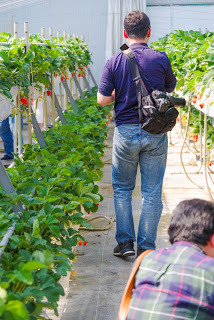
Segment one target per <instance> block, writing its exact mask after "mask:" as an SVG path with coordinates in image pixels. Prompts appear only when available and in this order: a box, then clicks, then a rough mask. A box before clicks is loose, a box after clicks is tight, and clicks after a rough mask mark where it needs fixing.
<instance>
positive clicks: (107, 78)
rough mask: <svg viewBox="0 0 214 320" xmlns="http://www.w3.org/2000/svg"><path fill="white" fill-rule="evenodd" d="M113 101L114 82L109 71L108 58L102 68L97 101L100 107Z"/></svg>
mask: <svg viewBox="0 0 214 320" xmlns="http://www.w3.org/2000/svg"><path fill="white" fill-rule="evenodd" d="M114 101H115V91H114V82H113V77H112V73H111V65H110V60H108V61H107V62H106V64H105V67H104V69H103V73H102V77H101V80H100V84H99V88H98V93H97V102H98V103H99V105H100V106H101V107H104V106H107V105H109V104H112V103H113V102H114Z"/></svg>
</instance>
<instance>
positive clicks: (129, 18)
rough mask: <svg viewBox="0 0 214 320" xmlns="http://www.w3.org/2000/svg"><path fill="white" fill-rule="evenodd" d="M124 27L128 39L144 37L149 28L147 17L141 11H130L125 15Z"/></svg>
mask: <svg viewBox="0 0 214 320" xmlns="http://www.w3.org/2000/svg"><path fill="white" fill-rule="evenodd" d="M124 29H125V30H126V33H127V35H128V37H129V38H130V39H136V38H138V39H144V38H145V37H146V35H147V32H148V30H149V29H150V20H149V17H148V16H147V15H146V14H145V13H144V12H142V11H139V10H134V11H131V12H130V13H128V14H127V15H126V16H125V19H124Z"/></svg>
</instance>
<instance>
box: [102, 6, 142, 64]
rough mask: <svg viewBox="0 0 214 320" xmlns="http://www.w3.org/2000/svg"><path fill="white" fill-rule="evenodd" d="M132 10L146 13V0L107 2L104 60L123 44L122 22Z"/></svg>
mask: <svg viewBox="0 0 214 320" xmlns="http://www.w3.org/2000/svg"><path fill="white" fill-rule="evenodd" d="M132 10H141V11H144V12H145V11H146V0H108V24H107V35H106V54H105V58H106V60H107V59H108V58H110V57H111V56H112V55H113V54H114V53H116V52H118V51H120V46H121V45H122V44H123V43H124V42H125V39H124V37H123V21H124V17H125V15H126V14H127V13H129V12H130V11H132Z"/></svg>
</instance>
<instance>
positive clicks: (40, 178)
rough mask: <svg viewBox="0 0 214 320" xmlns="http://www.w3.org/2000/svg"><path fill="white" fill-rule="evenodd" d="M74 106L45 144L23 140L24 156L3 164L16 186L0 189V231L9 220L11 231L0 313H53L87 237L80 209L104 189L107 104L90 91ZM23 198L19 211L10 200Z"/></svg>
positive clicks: (23, 318) (6, 316) (14, 319)
mask: <svg viewBox="0 0 214 320" xmlns="http://www.w3.org/2000/svg"><path fill="white" fill-rule="evenodd" d="M77 107H78V109H77V111H76V112H74V111H72V110H69V111H68V112H65V117H66V120H67V124H66V125H61V124H60V123H57V124H56V127H55V128H51V129H50V130H48V131H47V132H44V137H45V141H46V143H47V146H46V147H45V148H42V149H40V148H39V146H38V145H37V144H33V145H32V146H31V145H25V146H24V153H23V159H20V158H19V157H18V156H16V157H15V168H10V169H7V172H8V175H9V176H10V178H11V180H12V183H13V185H14V187H15V190H16V191H17V193H16V194H8V195H5V194H4V192H3V190H2V189H0V237H1V238H2V237H3V236H4V234H5V232H6V230H7V229H8V227H9V226H11V225H12V224H13V223H14V222H15V224H16V226H15V232H14V234H13V235H12V237H11V238H10V240H9V243H8V245H7V246H6V248H5V250H4V252H3V254H2V257H1V262H0V319H2V320H27V319H30V320H36V319H46V317H45V316H41V314H42V310H43V309H44V308H50V309H53V310H54V312H55V314H57V301H58V300H59V297H60V295H63V294H64V291H63V288H62V286H61V285H60V284H59V279H60V278H61V276H65V275H66V274H67V272H68V271H70V270H71V269H72V265H71V260H73V259H74V258H75V256H74V253H73V250H72V249H73V247H75V246H76V245H77V244H78V242H79V241H80V243H79V244H83V245H86V243H87V239H84V237H83V236H82V235H81V233H80V231H79V227H80V225H82V226H86V227H89V228H90V225H89V224H88V223H87V222H86V220H85V219H84V214H88V213H90V212H91V213H93V212H96V211H97V209H98V205H99V203H100V201H102V199H103V198H102V196H101V195H100V194H99V190H98V186H97V185H96V181H98V180H100V179H101V178H102V171H101V168H102V167H103V162H102V155H103V150H104V147H105V144H104V141H105V138H106V134H107V126H106V117H107V115H108V114H109V112H110V108H111V107H109V106H108V107H104V108H101V107H100V106H99V105H98V104H97V102H96V88H93V94H92V95H90V94H86V99H85V100H78V101H77ZM19 201H20V202H21V203H22V205H23V206H24V211H23V213H20V215H21V216H20V217H18V216H17V214H16V213H14V212H13V204H15V205H17V204H18V202H19Z"/></svg>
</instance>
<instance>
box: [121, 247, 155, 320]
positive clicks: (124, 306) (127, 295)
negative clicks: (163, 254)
mask: <svg viewBox="0 0 214 320" xmlns="http://www.w3.org/2000/svg"><path fill="white" fill-rule="evenodd" d="M151 251H153V250H146V251H144V252H143V253H141V255H140V256H139V257H138V258H137V259H136V262H135V266H134V268H133V270H132V272H131V274H130V276H129V279H128V282H127V284H126V288H125V291H124V293H123V296H122V300H121V303H120V308H119V312H118V318H117V319H118V320H125V319H126V318H127V315H128V311H129V305H130V301H131V297H132V289H133V288H134V282H135V275H136V273H137V271H138V268H139V266H140V263H141V261H142V259H143V258H144V257H145V256H146V255H147V254H148V253H149V252H151Z"/></svg>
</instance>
